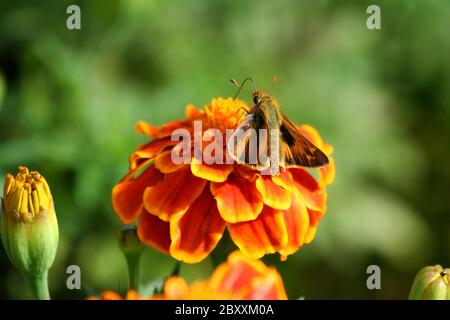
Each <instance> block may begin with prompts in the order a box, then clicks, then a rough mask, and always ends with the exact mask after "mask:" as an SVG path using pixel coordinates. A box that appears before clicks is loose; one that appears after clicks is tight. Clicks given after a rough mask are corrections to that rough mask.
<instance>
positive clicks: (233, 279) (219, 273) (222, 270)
mask: <svg viewBox="0 0 450 320" xmlns="http://www.w3.org/2000/svg"><path fill="white" fill-rule="evenodd" d="M264 271H265V265H264V264H263V263H262V262H261V261H258V260H251V259H249V258H247V257H245V256H244V255H243V254H242V253H241V252H240V251H239V250H236V251H234V252H232V253H231V254H230V255H229V256H228V259H227V261H226V262H224V263H222V264H220V265H219V266H218V267H217V268H216V270H214V272H213V274H212V275H211V278H210V279H209V285H210V286H211V287H212V288H214V289H215V290H217V291H218V292H233V293H235V292H239V291H240V290H242V288H245V287H246V286H247V285H248V283H249V281H250V280H251V279H252V278H254V277H257V276H260V275H262V274H264Z"/></svg>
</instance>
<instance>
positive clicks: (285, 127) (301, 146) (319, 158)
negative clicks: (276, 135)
mask: <svg viewBox="0 0 450 320" xmlns="http://www.w3.org/2000/svg"><path fill="white" fill-rule="evenodd" d="M281 114H282V117H283V121H282V123H281V127H280V134H281V139H282V142H281V143H280V153H281V162H284V164H285V166H286V167H296V166H302V167H310V168H314V167H321V166H325V165H327V164H328V163H329V160H328V157H327V156H326V155H325V153H323V152H322V151H321V150H320V149H319V148H317V147H316V146H315V145H314V144H312V143H311V142H310V141H309V140H308V139H307V138H305V136H303V135H302V134H301V133H300V132H299V131H298V129H297V127H296V126H295V124H294V123H292V122H291V121H290V120H289V119H288V118H287V117H286V115H285V114H283V113H281Z"/></svg>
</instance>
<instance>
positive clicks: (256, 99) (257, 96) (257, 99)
mask: <svg viewBox="0 0 450 320" xmlns="http://www.w3.org/2000/svg"><path fill="white" fill-rule="evenodd" d="M271 100H272V96H271V95H270V94H269V93H268V92H266V91H255V92H254V93H253V103H254V104H258V103H261V102H263V101H271Z"/></svg>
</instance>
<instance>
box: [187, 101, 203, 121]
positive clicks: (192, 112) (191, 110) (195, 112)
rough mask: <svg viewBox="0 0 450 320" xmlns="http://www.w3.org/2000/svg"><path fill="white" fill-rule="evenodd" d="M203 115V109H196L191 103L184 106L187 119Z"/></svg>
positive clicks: (198, 117)
mask: <svg viewBox="0 0 450 320" xmlns="http://www.w3.org/2000/svg"><path fill="white" fill-rule="evenodd" d="M204 115H205V111H203V110H201V109H197V108H196V107H195V106H194V105H193V104H188V105H187V106H186V118H188V119H189V120H197V119H200V118H201V117H203V116H204Z"/></svg>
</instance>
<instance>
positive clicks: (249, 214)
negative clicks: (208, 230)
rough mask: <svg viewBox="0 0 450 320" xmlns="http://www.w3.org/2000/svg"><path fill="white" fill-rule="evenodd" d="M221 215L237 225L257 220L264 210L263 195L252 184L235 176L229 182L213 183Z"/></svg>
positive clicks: (212, 190)
mask: <svg viewBox="0 0 450 320" xmlns="http://www.w3.org/2000/svg"><path fill="white" fill-rule="evenodd" d="M211 192H212V194H213V195H214V198H216V200H217V207H218V209H219V212H220V215H221V216H222V218H223V219H224V220H225V221H226V222H230V223H236V222H242V221H249V220H254V219H256V218H257V217H258V216H259V214H260V213H261V210H262V208H263V201H262V195H261V193H259V192H258V190H257V189H256V187H255V182H251V181H248V180H245V179H242V178H237V177H236V176H235V175H230V176H229V177H228V179H227V181H225V182H222V183H215V182H212V183H211Z"/></svg>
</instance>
